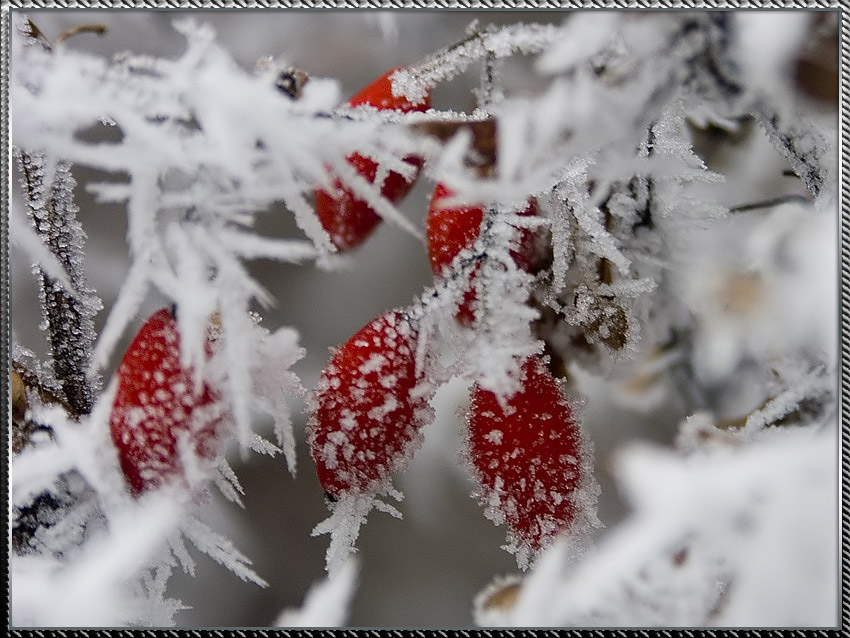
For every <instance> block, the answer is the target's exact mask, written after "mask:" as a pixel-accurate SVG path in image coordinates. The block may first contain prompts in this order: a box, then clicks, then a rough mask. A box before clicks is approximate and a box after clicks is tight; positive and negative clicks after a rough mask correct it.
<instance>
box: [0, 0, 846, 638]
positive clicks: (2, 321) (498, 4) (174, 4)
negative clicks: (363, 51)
mask: <svg viewBox="0 0 850 638" xmlns="http://www.w3.org/2000/svg"><path fill="white" fill-rule="evenodd" d="M31 9H101V10H105V9H110V10H111V9H115V10H120V9H150V10H154V9H159V10H161V9H183V10H194V9H230V10H234V9H237V10H243V9H335V10H344V9H384V10H386V9H399V10H402V9H407V10H410V9H431V10H451V9H481V10H487V9H531V10H544V9H549V10H568V9H618V10H648V9H666V10H674V9H728V10H738V9H786V10H787V9H808V10H838V11H839V13H840V17H839V19H840V44H839V50H840V63H841V73H840V104H839V111H838V117H839V126H838V130H839V135H840V145H839V146H838V148H837V149H836V151H837V153H838V165H839V167H840V178H839V210H840V219H839V222H838V223H839V225H840V228H839V230H840V233H839V237H840V246H839V264H840V269H841V273H840V274H841V286H840V289H839V291H838V295H839V306H838V307H839V313H840V325H841V329H840V340H839V349H840V359H841V370H840V372H839V376H838V379H839V381H838V382H839V391H840V397H841V400H840V416H839V418H840V422H841V426H842V427H841V446H840V450H839V454H840V456H839V459H837V462H838V464H839V466H840V468H841V490H840V493H841V503H840V511H841V524H842V529H841V536H840V537H841V552H840V553H841V570H840V571H841V591H840V593H839V599H840V619H838V620H839V622H840V624H839V626H838V627H837V628H835V629H817V630H811V629H769V630H768V629H764V630H761V629H734V630H724V629H678V630H670V629H662V630H659V632H658V633H660V634H661V635H662V636H666V637H672V636H687V637H692V636H709V637H712V638H713V637H714V636H720V635H731V636H736V637H741V638H748V637H750V636H762V635H775V636H779V635H781V636H800V637H801V638H802V637H804V636H822V637H826V636H838V635H841V630H842V629H844V628H847V627H850V597H848V595H847V593H848V583H849V581H850V565H848V563H850V530H848V526H847V524H846V523H847V521H846V518H845V517H846V516H847V514H848V510H850V474H848V462H847V459H848V457H850V427H847V425H846V424H845V416H847V415H848V414H850V379H848V374H850V308H848V305H847V300H848V297H850V261H848V257H850V166H848V164H847V160H848V157H850V131H848V110H847V106H848V103H850V6H848V3H847V1H846V0H809V1H801V0H797V1H790V2H788V1H784V0H730V1H726V2H723V1H719V0H682V1H675V0H611V1H605V0H589V1H586V2H580V1H572V0H535V1H527V0H526V1H523V0H282V1H279V2H273V1H270V0H231V1H228V0H163V1H157V0H142V1H138V2H135V1H130V0H117V1H115V2H104V1H98V0H67V1H66V0H53V1H50V0H30V1H20V0H13V1H11V2H3V3H2V6H0V154H2V157H3V158H4V160H5V165H4V170H3V171H2V172H0V195H1V196H2V203H0V204H2V212H3V216H2V219H0V256H1V257H2V259H0V335H2V338H3V343H2V344H0V365H2V368H3V369H4V371H5V374H6V377H5V383H4V384H3V386H2V389H0V396H2V399H3V403H4V406H5V421H6V423H9V422H10V418H11V416H10V414H11V407H10V390H9V377H8V374H9V372H8V371H9V370H10V365H11V306H10V298H11V290H10V284H9V274H10V270H9V268H10V264H9V223H8V219H9V208H10V200H11V188H12V186H13V180H12V163H11V144H10V112H9V69H10V64H11V60H10V35H11V12H12V11H26V10H31ZM0 440H2V443H3V449H4V454H3V457H2V476H3V478H4V481H3V496H4V502H5V503H6V505H7V507H6V510H7V512H8V499H9V488H8V486H9V479H10V475H9V471H10V468H9V459H10V454H11V453H10V451H9V450H10V447H9V446H10V442H9V432H8V428H5V429H4V430H3V434H2V438H0ZM5 589H6V616H7V627H8V626H9V624H8V620H9V617H10V607H11V602H10V601H11V598H10V596H11V584H10V581H9V575H8V573H7V576H6V588H5ZM566 631H567V630H530V629H529V630H527V629H520V630H501V631H499V630H496V631H494V630H485V629H472V630H470V629H460V630H423V629H410V630H402V629H393V630H390V629H368V630H353V629H340V630H285V629H284V630H281V629H256V630H255V629H251V630H246V629H233V630H224V629H208V630H185V629H183V630H179V629H165V630H151V629H146V630H142V629H138V630H134V629H115V630H87V629H63V628H57V629H54V630H43V629H37V630H21V629H10V631H9V632H8V633H9V635H10V636H16V637H17V636H21V637H23V636H47V635H56V636H62V637H71V636H85V637H88V636H94V635H111V636H116V637H122V638H123V637H127V638H129V637H138V636H154V635H163V636H175V637H176V636H192V637H200V636H216V637H219V636H222V637H223V636H225V635H227V636H263V637H266V636H268V637H271V636H309V637H313V636H316V637H318V636H340V637H343V638H355V637H358V636H375V637H377V636H381V637H387V638H390V637H392V638H402V637H403V636H407V635H413V636H416V637H417V638H422V637H424V636H437V637H440V638H448V637H449V636H462V637H464V638H473V637H476V638H477V637H482V638H492V637H493V636H496V635H505V636H509V637H511V638H523V637H526V636H528V637H532V636H533V637H535V638H537V637H540V638H544V637H545V638H549V637H552V638H554V637H556V636H562V635H564V633H566ZM571 633H576V634H584V635H588V636H622V637H625V636H627V635H637V636H641V637H649V636H652V635H656V632H650V631H647V630H628V629H617V630H581V631H573V632H571Z"/></svg>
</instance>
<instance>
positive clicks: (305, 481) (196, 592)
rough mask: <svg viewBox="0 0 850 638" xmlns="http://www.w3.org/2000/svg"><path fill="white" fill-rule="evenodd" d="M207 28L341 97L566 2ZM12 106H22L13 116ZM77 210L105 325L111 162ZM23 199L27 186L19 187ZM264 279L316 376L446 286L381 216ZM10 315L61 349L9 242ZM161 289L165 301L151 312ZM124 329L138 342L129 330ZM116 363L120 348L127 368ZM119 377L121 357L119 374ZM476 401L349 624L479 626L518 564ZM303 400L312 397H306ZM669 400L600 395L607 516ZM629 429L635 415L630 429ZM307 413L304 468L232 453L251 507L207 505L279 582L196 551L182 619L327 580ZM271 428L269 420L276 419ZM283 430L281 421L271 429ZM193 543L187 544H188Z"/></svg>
mask: <svg viewBox="0 0 850 638" xmlns="http://www.w3.org/2000/svg"><path fill="white" fill-rule="evenodd" d="M29 15H30V17H31V18H32V19H33V21H34V22H35V23H36V24H37V26H38V27H39V28H40V29H41V30H42V31H43V32H44V33H45V34H46V35H47V37H48V38H50V39H53V38H55V37H56V36H58V35H59V34H60V33H62V32H63V31H64V30H66V29H68V28H69V27H73V26H75V25H79V24H83V23H99V24H103V25H105V26H106V27H107V30H106V32H105V33H104V34H103V35H100V36H97V35H94V34H90V33H85V34H80V35H77V36H74V37H73V38H72V40H70V41H69V43H68V46H71V47H74V48H78V49H80V50H86V51H90V52H92V53H94V54H97V55H102V56H112V55H114V54H116V53H119V52H122V51H130V52H133V53H135V54H150V55H154V56H158V57H165V58H175V57H177V56H179V55H180V54H181V52H182V51H183V48H184V46H185V42H184V40H183V38H182V36H180V34H179V33H177V32H176V31H175V30H174V29H173V28H172V22H173V21H174V20H175V19H176V18H178V17H180V16H181V15H183V14H182V13H178V12H171V11H135V10H134V11H128V10H122V11H106V12H105V11H56V10H50V11H31V12H29ZM192 15H193V16H194V17H195V19H196V20H198V21H201V22H204V23H207V24H210V25H211V26H212V27H213V28H214V29H215V30H216V32H217V34H218V40H219V41H220V42H221V43H222V44H223V45H224V46H225V48H226V49H227V50H229V51H230V53H231V55H232V56H233V58H234V59H235V61H236V62H237V63H239V64H240V65H242V66H244V67H246V68H251V67H253V65H254V63H255V61H256V60H257V59H258V58H260V57H262V56H269V55H270V56H274V57H275V58H278V59H280V60H285V61H287V62H289V63H291V64H293V65H295V66H297V67H299V68H301V69H303V70H305V71H307V72H309V73H310V74H313V75H316V76H323V77H333V78H337V79H338V80H339V81H340V84H341V88H342V95H343V96H349V95H352V94H353V93H355V92H356V91H358V90H359V89H360V88H361V87H362V86H364V85H366V84H367V83H368V82H370V81H371V80H372V79H374V78H375V77H377V76H379V75H381V74H382V73H383V72H384V71H386V70H387V69H388V68H390V67H393V66H398V65H405V64H410V63H414V62H416V61H418V60H421V59H422V58H423V57H425V56H427V55H428V54H430V53H431V52H433V51H436V50H438V49H440V48H442V47H444V46H447V45H449V44H451V43H453V42H455V41H457V40H459V39H461V38H462V37H463V36H464V33H465V29H466V28H467V27H468V26H469V25H470V24H471V23H472V22H473V21H475V20H478V21H479V22H480V23H481V24H482V25H486V24H491V23H492V24H505V23H512V22H518V21H524V22H553V23H559V22H561V21H562V20H563V19H564V17H565V13H563V12H544V11H533V12H521V11H487V12H474V11H464V10H451V11H397V12H390V11H357V10H346V11H328V10H321V11H318V10H317V11H301V10H291V9H290V10H279V11H219V12H201V11H198V12H192ZM479 71H480V69H479V67H478V66H473V67H472V68H471V69H470V70H469V71H468V72H467V73H465V74H463V75H462V76H460V77H458V78H456V79H454V80H452V81H451V82H449V83H445V84H443V85H441V86H439V87H438V88H437V89H436V91H435V93H434V99H433V101H434V106H435V107H437V108H453V109H459V110H470V109H471V108H473V107H474V94H473V89H474V88H475V87H476V86H477V85H478V84H479ZM504 81H505V90H506V93H507V94H509V95H510V94H511V93H531V92H534V91H537V90H539V89H541V88H542V84H541V83H540V81H539V80H538V79H536V78H535V76H534V74H533V73H531V72H530V60H527V59H523V58H522V57H518V58H515V59H512V60H510V61H508V62H507V63H506V65H505V69H504ZM12 117H25V114H19V113H13V114H12ZM74 176H75V178H76V179H77V181H78V196H77V202H78V204H79V206H80V208H81V211H80V219H81V222H82V224H83V227H84V229H85V231H86V233H87V235H88V244H87V248H86V264H85V266H86V271H87V274H88V279H89V284H90V286H91V287H92V288H94V289H95V290H96V291H97V293H98V295H99V296H100V297H101V298H102V300H103V302H104V306H105V308H106V310H104V311H103V312H101V314H100V315H99V317H98V318H97V323H96V326H97V327H100V326H102V325H103V321H104V319H105V316H106V314H107V311H108V309H109V308H110V307H111V305H112V303H113V302H114V300H115V298H116V296H117V292H118V290H119V287H120V286H121V283H122V281H123V278H124V276H125V274H126V271H127V267H128V264H129V261H128V259H127V249H126V244H125V241H124V235H125V232H126V219H125V215H124V210H123V207H122V206H120V205H102V204H97V203H95V202H94V201H93V200H92V199H91V197H90V196H89V195H88V193H87V191H86V189H85V184H86V183H87V182H89V181H100V180H103V179H105V176H104V175H103V174H99V173H96V172H94V171H92V170H89V169H87V168H85V167H75V169H74ZM432 187H433V185H432V184H430V183H429V182H428V180H427V179H421V180H420V181H419V183H418V184H417V186H416V187H415V189H414V190H413V191H412V192H411V194H410V195H409V196H408V197H407V198H406V199H405V200H404V202H403V203H402V204H401V210H402V211H403V212H404V213H405V214H406V215H407V216H408V217H409V218H410V219H412V220H414V221H417V222H419V221H421V220H422V219H423V218H424V213H425V210H426V208H427V201H428V198H429V196H430V189H431V188H432ZM12 201H13V204H12V205H13V206H20V205H21V200H20V194H19V193H18V192H17V190H16V191H15V192H14V193H13V200H12ZM261 220H262V221H261V226H260V227H259V230H260V231H261V232H262V233H264V234H270V235H277V236H297V235H298V234H299V231H298V229H297V228H296V227H295V225H294V223H293V222H292V219H291V215H290V214H289V213H288V212H287V211H286V210H285V209H283V208H282V207H281V208H279V209H274V210H271V211H270V212H269V214H267V215H263V216H262V217H261ZM251 267H252V271H253V272H254V274H255V276H256V278H257V279H258V280H259V281H260V282H261V283H262V284H263V285H264V286H265V287H266V288H267V290H268V291H269V292H270V293H271V294H272V295H273V296H274V298H275V299H276V301H277V303H276V305H275V306H274V307H273V308H270V309H263V310H262V311H261V313H262V316H263V324H264V325H265V326H266V327H267V328H269V329H271V330H274V329H276V328H278V327H280V326H293V327H295V328H297V330H298V331H299V333H300V335H301V344H302V346H303V347H304V348H305V349H306V352H307V355H306V357H305V359H303V360H302V361H300V362H299V363H298V364H296V366H295V367H294V370H295V371H296V372H297V373H298V374H299V376H300V377H301V379H302V381H303V383H304V385H305V386H306V387H308V388H310V387H312V386H313V384H314V383H315V381H316V379H317V378H318V376H319V373H320V371H321V369H322V367H323V366H324V364H325V362H326V360H327V357H328V347H329V346H333V345H336V344H338V343H341V342H343V341H345V340H346V339H347V338H348V337H349V336H350V335H351V334H353V333H354V332H356V331H357V330H358V329H359V328H360V327H361V326H363V325H364V324H366V323H367V322H368V321H369V320H371V319H372V318H373V317H375V316H376V315H377V314H379V313H380V312H382V311H384V310H386V309H389V308H393V307H397V306H402V305H406V304H408V303H409V302H410V301H411V300H412V299H413V298H414V297H415V296H416V295H417V294H418V293H419V292H420V291H421V290H422V288H423V287H425V286H427V285H429V284H430V283H431V278H432V277H431V271H430V268H429V265H428V260H427V255H426V253H425V249H424V246H423V245H422V244H421V243H419V242H418V241H417V240H416V239H414V238H412V237H410V236H409V235H407V234H405V233H404V232H402V231H400V230H398V229H397V228H394V227H391V226H389V225H387V224H384V225H382V226H381V227H380V228H379V229H378V230H377V232H376V233H375V234H374V235H373V236H372V237H371V239H369V241H368V242H367V243H366V244H365V245H364V246H363V247H362V248H361V249H360V250H358V251H357V252H356V253H355V254H354V255H353V256H352V259H351V264H350V268H349V269H347V270H345V271H342V272H332V273H329V272H324V271H321V270H318V269H316V268H314V267H313V266H312V265H307V266H299V267H295V266H288V265H281V264H278V263H266V262H257V263H254V264H252V265H251ZM11 274H12V281H11V286H12V298H11V307H12V328H13V337H14V339H15V341H17V342H19V343H20V344H22V345H24V346H26V347H27V348H30V349H31V350H33V351H35V352H36V353H39V354H45V353H46V344H45V338H44V334H43V333H42V332H41V331H40V330H39V323H40V310H39V307H38V289H37V286H36V280H35V278H34V277H33V276H32V273H31V272H30V265H29V263H28V262H27V260H26V258H25V257H24V256H23V255H22V254H20V253H19V252H17V251H13V252H12V253H11ZM163 303H164V300H163V299H158V298H154V297H152V298H150V299H149V300H148V301H147V302H146V305H145V307H144V308H143V310H142V312H141V314H140V317H139V318H138V322H137V325H140V324H141V322H142V321H143V319H144V318H145V317H146V316H147V315H148V314H150V313H151V312H153V311H155V310H156V309H157V308H159V307H160V306H161V305H163ZM130 337H131V335H129V334H128V335H127V338H126V340H125V342H124V344H123V345H122V346H121V347H119V349H118V352H119V353H120V352H123V347H124V346H126V343H128V342H129V338H130ZM116 365H117V361H113V363H112V368H113V369H114V367H115V366H116ZM108 373H111V369H110V370H109V371H108ZM465 397H466V388H465V387H464V386H463V384H449V385H448V386H446V387H445V388H443V389H442V390H441V391H440V393H439V395H438V401H437V407H438V418H437V420H436V422H435V423H434V424H433V425H431V426H428V429H427V430H426V432H425V435H426V436H425V440H426V443H425V446H424V448H423V449H422V450H421V451H420V453H419V454H418V455H417V457H416V459H415V460H414V461H413V463H412V465H411V467H410V470H409V471H408V472H407V473H406V474H405V475H403V476H401V477H399V479H398V481H397V485H398V487H399V488H400V489H401V490H402V492H404V494H405V496H406V498H405V500H404V501H403V502H402V503H401V504H400V509H401V510H402V512H403V514H404V519H403V520H396V519H393V518H391V517H389V516H387V515H385V514H381V513H378V512H373V513H372V514H371V515H370V517H369V520H368V523H367V524H366V525H365V526H364V527H363V529H362V531H361V537H360V539H359V540H358V543H357V546H358V548H359V553H358V555H359V559H360V560H359V579H358V583H359V584H358V587H357V590H356V593H355V596H354V599H353V602H352V606H351V610H350V616H349V624H350V625H352V626H361V627H376V626H380V627H405V626H406V627H463V626H470V625H472V611H471V608H472V600H473V598H474V596H475V595H476V594H477V593H478V592H479V591H480V590H481V589H483V588H484V587H485V586H486V585H487V584H488V583H489V582H490V581H491V580H492V579H493V578H494V576H497V575H500V574H507V573H512V572H515V571H516V564H515V561H514V559H513V557H512V556H510V555H509V554H507V553H506V552H505V551H503V550H502V549H500V545H501V544H502V543H503V542H504V531H503V530H502V529H500V528H496V527H494V526H493V525H492V524H491V523H490V522H489V521H488V520H486V519H485V518H484V516H483V514H482V512H481V510H480V508H479V507H478V505H477V504H476V503H475V501H474V500H473V499H471V498H470V492H471V491H472V484H471V482H470V481H469V478H468V477H467V475H466V472H465V470H464V469H463V468H462V466H461V465H460V463H459V462H458V459H457V450H458V442H459V437H460V435H461V426H462V421H461V419H460V418H459V417H458V414H457V410H458V408H462V406H463V403H464V401H465ZM296 408H297V406H296ZM682 409H683V406H681V405H677V404H676V402H675V401H673V402H671V403H670V404H669V406H668V407H667V408H665V411H661V412H655V413H653V414H652V416H651V417H649V416H640V415H635V414H633V413H626V412H625V411H623V409H622V408H619V407H617V405H616V404H614V403H611V404H610V405H605V404H596V405H591V406H587V410H586V413H585V418H586V425H587V428H588V433H589V436H590V438H591V439H592V440H593V441H594V445H595V449H596V465H597V468H598V476H599V482H600V484H601V487H602V496H601V499H600V507H599V517H600V519H601V520H602V522H603V523H604V524H605V525H606V527H608V528H609V529H610V527H611V526H613V525H614V524H616V522H617V521H618V520H620V519H621V518H622V517H623V516H624V515H625V510H624V507H623V505H622V503H621V501H620V499H619V497H618V495H617V491H616V487H615V484H614V483H613V481H612V479H611V476H610V473H609V470H610V464H611V455H612V453H613V452H614V450H616V449H618V448H619V447H622V446H623V445H625V444H626V443H627V442H628V441H630V440H633V439H641V440H655V441H660V442H669V441H670V440H671V439H672V437H673V434H674V432H675V428H676V424H677V423H678V421H679V420H680V418H681V417H682V416H683V413H682ZM626 423H627V424H628V425H627V426H626V425H625V424H626ZM303 426H304V417H303V415H301V414H300V413H298V412H297V422H296V433H297V434H298V439H299V443H298V450H297V452H298V462H299V467H298V472H297V475H296V476H295V477H294V478H293V477H292V476H290V475H289V473H288V472H287V470H286V466H285V462H284V460H283V458H282V457H279V458H268V457H261V456H258V455H254V456H251V457H250V458H249V459H247V462H242V461H241V460H240V459H239V458H234V459H233V463H234V467H235V469H236V471H237V474H238V476H239V478H240V481H241V482H242V484H243V486H244V487H245V490H246V497H245V499H244V500H245V509H244V511H243V510H240V509H239V508H238V507H236V506H235V505H233V504H231V503H228V502H226V501H225V500H224V499H223V498H220V497H219V496H218V495H217V494H214V495H213V498H212V500H211V502H210V503H208V504H207V505H205V506H204V509H203V518H204V519H205V520H207V521H208V522H209V523H210V524H211V525H212V526H213V527H214V528H215V529H216V530H217V531H219V532H222V533H224V534H226V535H228V536H229V537H230V538H231V539H232V540H233V541H234V543H235V544H236V545H237V547H239V548H240V550H242V551H243V552H244V553H245V554H247V555H248V556H249V557H250V558H251V560H252V561H253V563H254V567H255V568H256V571H257V572H258V573H259V575H260V576H261V577H262V578H264V579H265V580H267V581H268V582H269V584H270V586H269V587H268V588H267V589H259V588H257V587H256V586H254V585H251V584H247V583H243V582H241V581H239V580H238V579H237V578H236V577H235V576H233V575H232V574H231V573H230V572H228V571H227V570H226V569H224V568H222V567H220V566H219V565H217V564H215V563H213V562H212V561H210V560H209V559H207V558H206V557H204V556H202V555H199V554H198V553H197V552H194V553H193V556H195V557H196V558H197V560H198V573H197V575H196V576H195V577H194V578H193V577H190V576H185V575H183V574H177V575H175V576H174V577H173V578H172V581H171V583H170V588H169V593H170V595H171V596H173V597H176V598H180V599H181V600H182V601H183V603H184V604H185V605H187V606H188V607H189V609H187V610H184V611H182V612H180V613H178V614H177V616H176V618H177V623H178V625H180V626H194V627H216V626H219V627H254V626H268V625H269V624H270V623H272V622H273V621H274V619H275V618H276V617H277V616H278V614H279V613H280V612H281V611H282V610H283V609H284V608H287V607H296V606H299V605H300V604H301V602H302V600H303V598H304V596H305V594H306V592H307V591H308V589H309V587H310V586H311V585H312V584H314V583H316V582H318V581H319V580H321V579H322V578H323V576H324V552H325V549H326V547H327V544H328V537H311V536H310V532H311V530H312V528H313V527H314V526H315V525H316V524H317V523H319V522H320V521H321V520H323V519H324V518H325V516H326V515H327V510H326V507H325V504H324V502H323V496H322V491H321V489H320V487H319V485H318V482H317V481H316V478H315V474H314V471H313V468H312V462H311V460H310V457H309V454H308V451H307V448H306V446H305V444H304V437H303ZM263 427H267V424H263V425H261V429H262V428H263ZM269 429H270V428H269ZM191 551H192V550H190V552H191Z"/></svg>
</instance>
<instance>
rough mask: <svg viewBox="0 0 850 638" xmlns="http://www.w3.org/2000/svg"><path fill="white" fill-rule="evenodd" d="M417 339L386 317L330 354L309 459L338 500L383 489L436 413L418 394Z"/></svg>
mask: <svg viewBox="0 0 850 638" xmlns="http://www.w3.org/2000/svg"><path fill="white" fill-rule="evenodd" d="M416 338H417V332H416V328H415V327H414V325H413V324H412V323H411V321H410V320H409V319H408V318H407V317H406V316H405V315H404V314H403V313H402V312H400V311H391V312H386V313H384V314H382V315H380V316H379V317H377V318H376V319H374V320H372V321H371V322H370V323H369V324H367V325H366V326H365V327H363V328H362V329H361V330H360V331H359V332H357V334H355V335H354V336H353V337H351V339H349V340H348V341H347V342H346V343H344V344H343V345H342V346H340V347H339V348H337V349H335V350H334V351H333V355H332V357H331V360H330V362H329V363H328V366H327V367H326V368H325V370H324V371H323V372H322V375H321V378H320V379H319V383H318V385H317V387H316V390H315V392H314V395H313V398H312V407H311V413H310V418H309V423H308V442H309V444H310V453H311V455H312V457H313V460H314V461H315V462H316V470H317V473H318V477H319V482H320V483H321V485H322V487H323V488H324V490H325V492H326V493H327V494H328V495H329V496H330V497H331V498H334V499H337V498H339V497H340V496H341V495H343V494H345V493H361V494H362V493H369V492H373V491H377V490H379V489H380V488H381V487H382V486H384V485H386V482H387V481H388V480H389V478H390V477H391V476H392V474H393V473H394V472H396V471H398V470H400V469H402V468H403V467H404V466H405V465H406V463H407V461H408V460H409V458H410V456H411V455H412V454H413V452H414V450H415V448H416V446H417V445H418V443H419V441H420V438H421V434H420V431H419V430H420V428H421V427H422V426H423V425H424V424H425V423H426V422H427V420H428V418H429V417H430V414H431V411H430V408H429V407H428V402H427V398H426V397H424V396H422V395H421V394H418V393H417V392H416V391H415V389H416V385H417V376H416V365H415V357H416Z"/></svg>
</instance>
